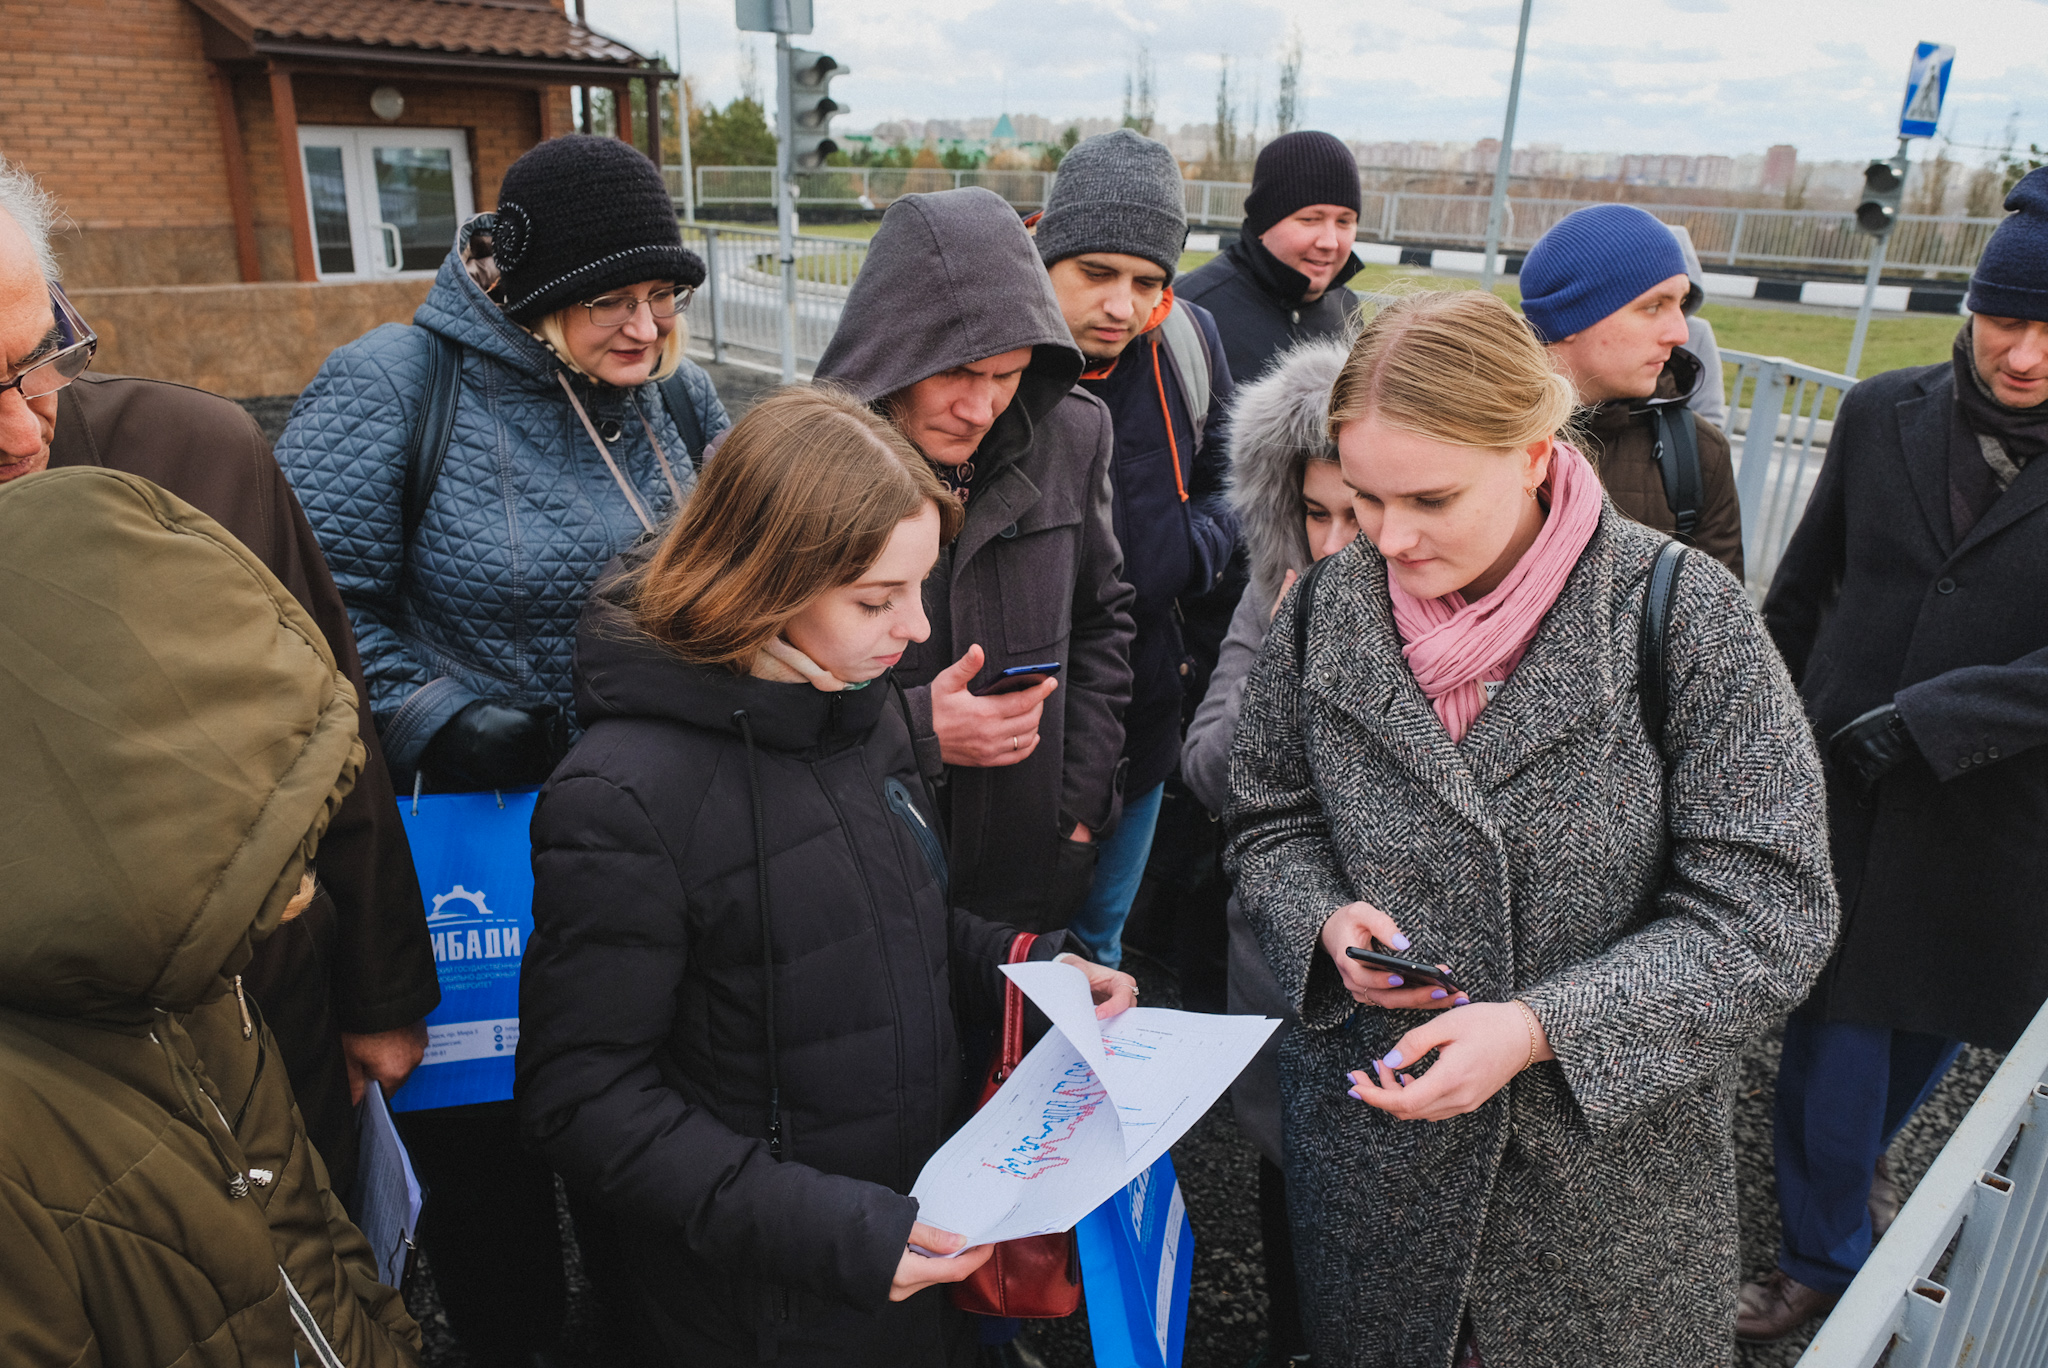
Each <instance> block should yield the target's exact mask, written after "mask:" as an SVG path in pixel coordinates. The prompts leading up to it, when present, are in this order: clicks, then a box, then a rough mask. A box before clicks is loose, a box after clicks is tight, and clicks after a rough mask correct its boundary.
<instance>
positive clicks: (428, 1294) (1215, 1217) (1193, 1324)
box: [241, 363, 1999, 1368]
mask: <svg viewBox="0 0 2048 1368" xmlns="http://www.w3.org/2000/svg"><path fill="white" fill-rule="evenodd" d="M703 364H704V366H705V369H706V370H707V371H709V372H710V374H711V377H712V379H713V381H714V382H715V383H716V384H717V386H718V393H719V397H720V398H721V399H723V400H724V402H725V406H726V408H727V410H728V411H729V412H730V413H731V414H732V416H733V418H734V419H735V420H737V419H738V418H739V417H740V415H741V414H743V413H745V412H746V410H747V409H749V408H751V407H752V406H753V405H754V403H755V402H757V401H758V400H759V399H760V398H761V396H763V395H765V394H767V393H768V392H770V391H771V390H773V389H774V388H775V387H776V385H777V384H778V383H779V382H778V378H777V377H776V376H774V375H770V374H767V373H764V372H762V371H757V370H752V369H750V368H747V367H742V366H732V365H712V364H709V363H703ZM295 397H296V396H293V395H281V396H272V397H267V398H261V399H246V400H243V401H241V402H242V404H243V407H245V408H247V409H248V410H249V411H250V412H251V413H252V414H253V415H254V416H255V417H256V420H257V422H258V423H259V425H261V426H262V427H263V429H264V431H265V433H266V434H267V435H268V436H269V437H270V438H271V440H273V441H275V440H276V438H277V435H278V433H280V432H282V431H283V430H284V422H285V418H286V417H287V415H288V414H289V413H290V411H291V404H292V400H293V399H294V398H295ZM1130 967H1131V969H1132V970H1133V972H1135V973H1136V974H1137V975H1138V978H1139V981H1140V982H1141V984H1142V985H1143V987H1144V992H1145V1000H1146V1001H1147V1002H1148V1003H1153V1004H1156V1005H1160V1006H1173V1005H1177V1004H1178V1002H1179V988H1178V985H1177V984H1176V983H1175V982H1174V979H1173V975H1172V974H1171V972H1170V971H1168V970H1166V969H1164V968H1163V967H1161V966H1159V965H1158V964H1156V963H1155V962H1154V961H1152V960H1150V959H1147V958H1145V957H1142V956H1137V955H1133V956H1132V957H1131V961H1130ZM1998 1061H1999V1056H1998V1055H1996V1054H1994V1053H1992V1052H1990V1051H1987V1050H1978V1049H1974V1048H1973V1049H1966V1050H1965V1051H1964V1052H1963V1055H1962V1058H1961V1059H1960V1060H1958V1061H1957V1063H1956V1066H1955V1068H1954V1069H1953V1070H1952V1071H1951V1072H1950V1074H1949V1077H1948V1079H1947V1080H1946V1081H1945V1082H1944V1083H1943V1084H1942V1086H1941V1088H1940V1090H1939V1091H1937V1092H1936V1093H1935V1095H1934V1097H1933V1098H1932V1099H1931V1100H1930V1101H1929V1102H1928V1104H1927V1105H1926V1106H1925V1107H1924V1108H1922V1109H1921V1111H1920V1114H1919V1115H1918V1116H1916V1117H1914V1119H1913V1121H1912V1122H1911V1123H1910V1124H1909V1125H1908V1126H1907V1127H1906V1129H1905V1130H1904V1131H1903V1132H1902V1133H1901V1134H1900V1136H1899V1138H1898V1140H1897V1141H1896V1142H1895V1143H1894V1144H1893V1146H1892V1151H1891V1161H1892V1172H1893V1174H1894V1175H1895V1176H1896V1177H1897V1179H1898V1180H1899V1183H1900V1185H1901V1186H1902V1187H1903V1188H1905V1189H1906V1190H1907V1191H1909V1192H1910V1191H1911V1189H1912V1185H1913V1184H1915V1183H1917V1182H1918V1181H1919V1180H1920V1177H1921V1175H1923V1174H1924V1173H1926V1171H1927V1168H1928V1165H1930V1164H1931V1163H1933V1162H1934V1156H1935V1155H1936V1154H1937V1153H1938V1152H1939V1151H1940V1149H1941V1146H1942V1144H1943V1143H1944V1142H1945V1141H1946V1140H1947V1139H1948V1137H1949V1135H1950V1133H1951V1132H1953V1131H1954V1130H1955V1128H1956V1125H1957V1124H1958V1123H1959V1122H1960V1121H1961V1120H1962V1118H1963V1113H1964V1112H1966V1111H1968V1110H1969V1107H1970V1104H1971V1103H1972V1102H1973V1101H1974V1100H1975V1099H1976V1096H1977V1094H1978V1092H1979V1091H1981V1090H1982V1088H1983V1086H1984V1084H1985V1083H1986V1082H1988V1081H1989V1080H1990V1078H1991V1074H1992V1072H1993V1071H1994V1070H1995V1069H1996V1068H1997V1067H1998ZM1777 1063H1778V1040H1777V1036H1776V1034H1775V1033H1773V1034H1771V1035H1769V1036H1767V1037H1764V1038H1762V1039H1759V1040H1757V1041H1755V1042H1754V1043H1753V1044H1752V1045H1751V1046H1750V1047H1749V1049H1747V1050H1746V1051H1744V1053H1743V1059H1742V1070H1743V1095H1742V1099H1741V1101H1740V1103H1739V1105H1738V1107H1737V1111H1736V1117H1735V1138H1736V1150H1737V1182H1738V1185H1739V1189H1740V1191H1739V1201H1740V1209H1741V1216H1742V1265H1743V1271H1744V1273H1745V1274H1754V1273H1759V1272H1763V1271H1765V1270H1767V1269H1769V1268H1770V1267H1772V1265H1773V1262H1774V1260H1775V1258H1776V1253H1777V1243H1778V1229H1777V1185H1776V1182H1775V1180H1774V1179H1773V1177H1772V1173H1771V1111H1770V1109H1771V1092H1772V1083H1773V1080H1774V1079H1775V1078H1776V1076H1777ZM1173 1161H1174V1165H1175V1167H1176V1168H1177V1169H1178V1170H1179V1173H1180V1181H1181V1186H1182V1189H1183V1190H1184V1192H1185V1193H1186V1196H1187V1204H1188V1217H1189V1220H1190V1221H1191V1222H1192V1223H1193V1225H1194V1230H1195V1270H1194V1280H1193V1284H1194V1285H1193V1292H1192V1294H1191V1297H1190V1304H1189V1309H1188V1334H1187V1353H1186V1359H1185V1364H1186V1368H1246V1365H1249V1364H1251V1363H1252V1362H1253V1360H1254V1359H1255V1358H1256V1357H1257V1355H1258V1353H1259V1351H1260V1348H1261V1346H1262V1345H1263V1343H1264V1339H1265V1317H1266V1292H1265V1279H1264V1276H1263V1273H1262V1271H1261V1256H1260V1242H1259V1232H1258V1160H1257V1154H1256V1152H1255V1151H1254V1150H1253V1149H1252V1147H1251V1146H1250V1145H1249V1144H1247V1143H1246V1142H1245V1141H1244V1139H1243V1138H1242V1137H1240V1136H1239V1135H1238V1133H1237V1128H1236V1126H1235V1124H1234V1123H1233V1122H1232V1120H1231V1118H1230V1103H1229V1099H1228V1098H1225V1099H1224V1100H1223V1101H1222V1102H1220V1103H1218V1104H1217V1106H1216V1107H1215V1109H1214V1110H1213V1111H1211V1112H1210V1114H1209V1115H1208V1116H1207V1117H1205V1118H1204V1119H1203V1120H1202V1121H1201V1122H1200V1123H1199V1124H1198V1125H1196V1127H1195V1128H1194V1129H1193V1130H1192V1131H1190V1132H1189V1133H1188V1135H1187V1138H1186V1139H1184V1140H1182V1141H1181V1143H1180V1144H1179V1145H1177V1146H1175V1147H1174V1152H1173ZM563 1231H564V1235H565V1237H566V1238H567V1242H568V1244H569V1251H568V1254H567V1260H566V1262H567V1269H568V1275H569V1279H570V1303H569V1321H568V1329H567V1333H566V1336H565V1338H566V1340H567V1342H568V1343H569V1344H570V1345H572V1346H577V1345H588V1344H591V1343H594V1342H595V1339H596V1336H597V1327H598V1313H597V1309H596V1305H595V1302H594V1299H593V1297H592V1295H591V1292H590V1285H589V1283H588V1281H587V1280H585V1279H584V1277H583V1275H582V1269H581V1265H580V1263H579V1262H578V1260H577V1257H576V1253H575V1248H574V1237H573V1234H572V1233H571V1232H570V1231H569V1228H568V1217H567V1213H566V1209H565V1211H564V1215H563ZM406 1302H407V1304H408V1305H409V1306H410V1307H412V1309H413V1312H414V1314H415V1315H417V1316H418V1317H419V1318H420V1321H421V1325H422V1327H423V1328H424V1329H425V1331H426V1337H427V1352H426V1363H427V1365H428V1368H469V1365H468V1362H467V1359H466V1357H465V1356H464V1355H463V1353H462V1352H461V1350H460V1349H458V1348H457V1347H456V1346H455V1343H454V1339H453V1337H452V1336H451V1335H450V1333H449V1331H448V1322H447V1318H446V1316H445V1315H444V1314H443V1312H442V1310H441V1306H440V1300H439V1298H438V1296H436V1294H435V1291H434V1284H433V1270H432V1268H431V1267H430V1266H428V1264H427V1261H426V1259H425V1258H424V1257H422V1258H421V1259H420V1260H419V1263H418V1266H417V1267H416V1268H415V1270H414V1273H413V1276H412V1278H411V1280H410V1281H409V1283H408V1285H407V1289H406ZM1030 1337H1031V1342H1032V1344H1033V1345H1034V1346H1035V1347H1036V1348H1037V1349H1038V1351H1039V1353H1040V1354H1041V1355H1042V1356H1043V1357H1044V1359H1045V1361H1046V1364H1047V1365H1048V1368H1091V1366H1092V1364H1093V1363H1094V1355H1093V1354H1092V1353H1091V1352H1090V1350H1089V1344H1088V1329H1087V1311H1086V1308H1085V1307H1084V1308H1083V1309H1082V1311H1081V1312H1080V1313H1078V1314H1076V1315H1075V1316H1073V1317H1071V1318H1070V1319H1068V1320H1065V1321H1052V1322H1046V1323H1044V1324H1039V1325H1034V1326H1033V1327H1032V1328H1031V1331H1030ZM1810 1338H1811V1333H1810V1332H1808V1333H1804V1334H1799V1335H1795V1336H1793V1337H1791V1338H1789V1339H1787V1340H1784V1341H1782V1342H1781V1343H1778V1344H1774V1345H1763V1346H1747V1345H1745V1346H1741V1347H1739V1348H1738V1349H1737V1351H1736V1360H1735V1361H1736V1364H1737V1366H1738V1368H1790V1365H1792V1364H1793V1363H1795V1362H1796V1361H1797V1360H1798V1358H1799V1355H1800V1353H1801V1352H1802V1351H1803V1350H1804V1349H1805V1347H1806V1344H1807V1341H1808V1340H1809V1339H1810ZM586 1361H587V1362H589V1363H590V1364H592V1365H595V1364H596V1363H597V1362H598V1361H599V1359H598V1357H596V1356H590V1357H588V1358H587V1360H586Z"/></svg>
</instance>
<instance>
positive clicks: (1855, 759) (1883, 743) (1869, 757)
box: [1828, 703, 1920, 793]
mask: <svg viewBox="0 0 2048 1368" xmlns="http://www.w3.org/2000/svg"><path fill="white" fill-rule="evenodd" d="M1918 754H1920V748H1919V747H1918V746H1916V745H1914V744H1913V734H1912V733H1911V732H1909V731H1907V730H1906V723H1905V720H1904V719H1903V718H1901V717H1900V716H1899V710H1898V709H1897V708H1895V707H1893V706H1892V705H1891V704H1889V703H1886V704H1884V705H1883V706H1882V707H1876V708H1872V709H1871V710H1870V711H1869V712H1867V713H1865V714H1863V716H1861V717H1859V718H1857V719H1856V720H1855V721H1853V722H1851V723H1849V724H1848V725H1847V726H1845V727H1843V728H1842V729H1841V730H1840V731H1838V732H1836V733H1835V734H1834V735H1833V736H1830V737H1829V738H1828V757H1829V758H1830V759H1831V760H1833V761H1834V762H1835V766H1836V768H1838V769H1840V770H1841V771H1842V772H1843V773H1845V774H1850V775H1854V776H1855V777H1856V779H1857V780H1858V781H1859V782H1860V783H1861V784H1862V786H1863V791H1864V792H1865V793H1868V792H1870V790H1871V788H1872V787H1873V786H1874V785H1875V784H1876V783H1877V781H1878V780H1880V779H1882V778H1884V777H1885V776H1886V775H1887V774H1890V773H1891V772H1892V771H1893V770H1895V769H1897V768H1898V767H1899V766H1900V765H1901V764H1903V763H1904V762H1905V761H1907V760H1910V759H1912V758H1913V757H1914V756H1916V755H1918Z"/></svg>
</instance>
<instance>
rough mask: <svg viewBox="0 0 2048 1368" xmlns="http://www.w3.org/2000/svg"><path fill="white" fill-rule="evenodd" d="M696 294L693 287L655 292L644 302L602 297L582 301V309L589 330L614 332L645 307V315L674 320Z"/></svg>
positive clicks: (677, 287)
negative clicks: (606, 329) (601, 329)
mask: <svg viewBox="0 0 2048 1368" xmlns="http://www.w3.org/2000/svg"><path fill="white" fill-rule="evenodd" d="M696 293H697V289H696V287H695V286H693V285H674V286H671V287H669V288H668V289H665V290H656V291H654V292H653V293H652V294H650V295H648V296H647V298H645V299H635V298H634V297H633V296H632V295H606V296H605V297H604V298H603V299H586V300H584V301H583V307H584V308H585V309H588V310H589V311H590V322H591V325H592V326H593V327H599V328H616V327H618V326H619V325H621V324H623V323H626V322H628V321H630V320H631V319H632V317H633V315H634V314H637V313H639V312H640V306H641V305H642V304H645V305H646V306H647V312H648V313H649V314H650V315H652V316H653V317H655V318H674V317H675V316H676V315H677V314H679V313H681V312H682V311H683V310H684V309H687V308H689V307H690V297H691V296H692V295H694V294H696Z"/></svg>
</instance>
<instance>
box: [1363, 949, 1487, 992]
mask: <svg viewBox="0 0 2048 1368" xmlns="http://www.w3.org/2000/svg"><path fill="white" fill-rule="evenodd" d="M1344 953H1345V954H1347V955H1349V956H1351V958H1353V959H1355V960H1357V961H1359V962H1360V963H1361V964H1369V965H1371V966H1372V967H1373V968H1375V969H1377V970H1379V971H1380V972H1381V973H1383V974H1399V975H1400V976H1401V986H1402V987H1404V988H1415V987H1418V986H1420V985H1423V984H1428V985H1429V986H1430V987H1432V988H1441V989H1443V990H1444V991H1445V992H1447V993H1449V994H1450V995H1451V996H1452V997H1456V996H1457V995H1458V994H1460V993H1462V992H1464V991H1465V990H1464V989H1463V988H1460V987H1459V986H1458V981H1457V980H1456V979H1454V978H1452V977H1451V976H1450V974H1449V973H1448V972H1446V971H1445V970H1442V969H1439V968H1437V967H1436V966H1435V965H1434V964H1424V963H1423V962H1422V961H1421V960H1412V959H1403V958H1402V957H1401V956H1399V955H1389V954H1387V953H1386V952H1385V951H1383V950H1368V949H1366V948H1365V947H1364V946H1362V945H1347V946H1345V947H1344Z"/></svg>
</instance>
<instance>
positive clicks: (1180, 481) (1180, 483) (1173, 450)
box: [1152, 341, 1188, 503]
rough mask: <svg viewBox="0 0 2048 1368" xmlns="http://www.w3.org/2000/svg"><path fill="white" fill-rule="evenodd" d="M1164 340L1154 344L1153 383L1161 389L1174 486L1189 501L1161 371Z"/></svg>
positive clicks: (1184, 500) (1160, 403)
mask: <svg viewBox="0 0 2048 1368" xmlns="http://www.w3.org/2000/svg"><path fill="white" fill-rule="evenodd" d="M1164 345H1165V343H1164V342H1163V341H1155V342H1153V344H1152V384H1153V385H1154V386H1155V387H1156V388H1157V389H1158V390H1159V416H1160V417H1162V418H1164V419H1165V420H1166V449H1167V451H1168V453H1170V454H1171V455H1172V457H1173V487H1174V488H1175V489H1177V490H1179V491H1180V501H1181V502H1182V503H1186V502H1187V501H1188V482H1187V481H1186V480H1185V479H1184V478H1182V476H1181V473H1180V439H1179V438H1178V437H1176V436H1174V435H1173V410H1172V409H1171V408H1168V407H1167V404H1166V377H1165V376H1164V375H1162V374H1161V373H1160V371H1159V349H1160V348H1161V347H1162V346H1164Z"/></svg>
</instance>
